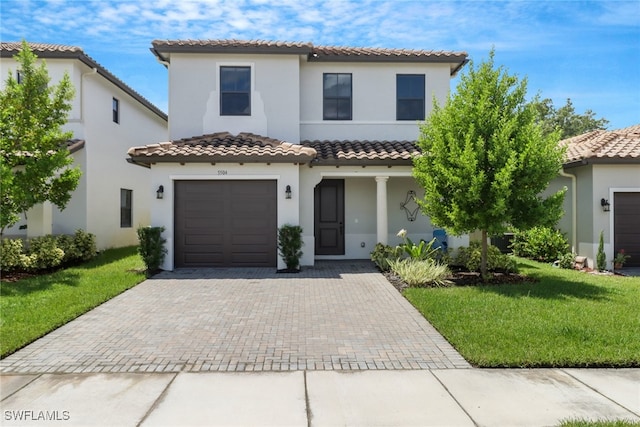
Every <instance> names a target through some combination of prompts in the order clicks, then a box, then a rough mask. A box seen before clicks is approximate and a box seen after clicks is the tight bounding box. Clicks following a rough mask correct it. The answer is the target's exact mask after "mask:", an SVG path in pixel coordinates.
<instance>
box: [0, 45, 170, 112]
mask: <svg viewBox="0 0 640 427" xmlns="http://www.w3.org/2000/svg"><path fill="white" fill-rule="evenodd" d="M28 44H29V47H30V48H31V51H32V52H33V53H34V54H36V56H38V57H39V58H44V59H48V58H61V59H77V60H79V61H80V62H82V63H84V64H86V65H87V66H88V67H90V68H95V69H96V70H97V72H98V74H100V75H101V76H103V77H104V78H105V79H107V80H108V81H110V82H111V83H113V84H114V85H115V86H117V87H119V88H120V89H122V90H123V91H124V92H125V93H128V94H129V96H131V97H132V98H133V99H135V100H136V101H138V102H139V103H140V104H142V105H143V106H145V107H146V108H147V109H149V110H150V111H151V112H153V113H154V114H156V115H157V116H158V117H160V118H161V119H163V120H165V121H166V120H167V114H166V113H165V112H163V111H162V110H160V109H159V108H158V107H156V106H155V105H153V104H152V103H151V102H150V101H149V100H147V99H146V98H145V97H143V96H142V95H140V94H139V93H138V92H136V91H135V90H133V89H132V88H131V87H130V86H128V85H127V84H126V83H125V82H123V81H122V80H120V79H119V78H118V77H116V76H115V75H113V74H112V73H111V72H110V71H109V70H107V69H106V68H104V67H103V66H102V65H100V64H99V63H98V62H97V61H96V60H95V59H93V58H91V57H90V56H89V55H87V54H86V53H84V51H83V50H82V48H80V47H78V46H68V45H62V44H49V43H33V42H29V43H28ZM20 49H22V43H21V42H0V58H11V57H13V56H14V55H16V54H17V53H18V52H20Z"/></svg>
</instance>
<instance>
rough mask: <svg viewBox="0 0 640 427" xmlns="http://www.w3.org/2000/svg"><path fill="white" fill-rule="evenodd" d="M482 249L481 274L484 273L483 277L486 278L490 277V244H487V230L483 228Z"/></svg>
mask: <svg viewBox="0 0 640 427" xmlns="http://www.w3.org/2000/svg"><path fill="white" fill-rule="evenodd" d="M481 243H482V251H481V258H480V274H481V275H482V279H483V280H486V279H487V278H488V277H489V274H488V271H487V253H488V247H487V246H488V245H487V230H482V241H481Z"/></svg>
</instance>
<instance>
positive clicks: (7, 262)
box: [0, 239, 24, 271]
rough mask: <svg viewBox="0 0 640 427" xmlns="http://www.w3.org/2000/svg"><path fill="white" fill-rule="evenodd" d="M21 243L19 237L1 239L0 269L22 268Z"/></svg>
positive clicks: (22, 249) (22, 248)
mask: <svg viewBox="0 0 640 427" xmlns="http://www.w3.org/2000/svg"><path fill="white" fill-rule="evenodd" d="M23 251H24V247H23V243H22V240H21V239H3V240H2V243H1V244H0V269H1V270H2V271H12V270H16V269H20V268H23V266H22V260H21V257H22V256H23Z"/></svg>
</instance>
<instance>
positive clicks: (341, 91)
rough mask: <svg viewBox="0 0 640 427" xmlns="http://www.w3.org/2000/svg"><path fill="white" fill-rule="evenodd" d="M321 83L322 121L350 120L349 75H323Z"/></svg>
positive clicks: (350, 96) (350, 94) (350, 95)
mask: <svg viewBox="0 0 640 427" xmlns="http://www.w3.org/2000/svg"><path fill="white" fill-rule="evenodd" d="M322 77H323V79H322V80H323V82H322V91H323V113H322V118H323V119H324V120H351V111H352V108H351V105H352V102H351V99H352V90H351V79H352V78H351V74H350V73H349V74H347V73H324V74H323V76H322Z"/></svg>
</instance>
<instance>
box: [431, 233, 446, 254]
mask: <svg viewBox="0 0 640 427" xmlns="http://www.w3.org/2000/svg"><path fill="white" fill-rule="evenodd" d="M433 238H434V239H436V241H435V242H434V243H433V247H434V248H437V249H440V250H441V251H442V252H447V249H448V248H449V243H448V242H447V232H446V231H445V230H443V229H441V228H437V229H435V230H433Z"/></svg>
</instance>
